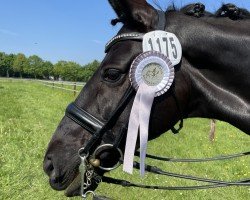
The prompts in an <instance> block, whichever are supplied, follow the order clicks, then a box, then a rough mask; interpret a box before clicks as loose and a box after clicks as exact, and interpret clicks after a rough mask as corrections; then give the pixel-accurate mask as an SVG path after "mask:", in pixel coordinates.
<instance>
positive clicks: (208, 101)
mask: <svg viewBox="0 0 250 200" xmlns="http://www.w3.org/2000/svg"><path fill="white" fill-rule="evenodd" d="M167 19H168V25H167V27H168V31H170V32H174V33H175V34H176V35H177V37H179V39H180V41H181V44H182V46H183V57H184V58H183V64H182V69H181V70H182V71H183V72H184V73H185V74H186V75H187V76H188V77H189V79H190V88H191V90H190V101H189V105H188V109H187V113H186V115H187V117H204V118H215V119H220V120H223V121H226V122H229V123H231V124H232V125H234V126H236V127H238V128H239V129H241V130H243V131H244V132H246V133H250V124H249V123H248V122H249V121H250V92H249V87H250V79H249V77H250V66H249V63H250V57H249V56H248V55H249V54H250V29H249V28H247V27H250V26H249V25H250V23H249V22H250V21H248V22H245V25H244V24H243V23H238V24H236V23H235V22H231V21H229V20H228V21H226V22H227V23H225V21H222V20H218V19H214V18H209V19H204V20H201V19H198V20H197V19H196V18H192V17H186V16H184V15H182V14H179V13H170V14H169V16H168V17H167ZM223 20H225V19H223ZM247 23H248V24H247ZM176 24H178V26H176ZM231 24H233V25H234V26H231ZM247 25H248V26H247Z"/></svg>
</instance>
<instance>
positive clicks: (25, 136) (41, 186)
mask: <svg viewBox="0 0 250 200" xmlns="http://www.w3.org/2000/svg"><path fill="white" fill-rule="evenodd" d="M73 99H74V97H73V93H71V92H64V91H60V90H56V89H54V90H53V89H51V88H47V87H45V86H43V85H41V83H35V82H27V81H10V80H6V79H0V148H1V149H0V199H25V200H26V199H28V200H29V199H39V200H40V199H48V200H50V199H67V198H66V197H64V195H63V192H56V191H53V190H52V189H51V188H50V186H49V184H48V178H47V176H46V175H45V174H44V172H43V170H42V162H43V156H44V153H45V150H46V147H47V144H48V142H49V140H50V138H51V136H52V133H53V131H54V130H55V128H56V126H57V125H58V123H59V121H60V119H61V118H62V116H63V115H64V110H65V108H66V106H67V104H68V103H69V102H71V101H72V100H73ZM216 125H217V129H216V140H215V142H214V143H211V142H210V141H209V139H208V132H209V129H210V127H209V120H201V119H193V120H186V121H185V125H184V128H183V130H182V131H181V133H180V134H178V135H173V134H171V133H166V134H164V135H162V136H161V137H160V138H158V139H157V140H155V141H152V142H150V143H149V147H148V152H149V153H154V154H156V155H165V156H170V157H210V156H215V155H221V154H231V153H236V152H243V151H249V146H250V137H249V136H248V135H246V134H244V133H242V132H241V131H239V130H237V129H235V128H234V127H232V126H230V125H228V124H226V123H223V122H217V124H216ZM249 161H250V158H249V157H244V158H239V159H234V160H230V161H220V162H211V163H203V164H201V163H200V164H198V163H195V164H187V163H186V164H178V163H161V162H155V161H154V162H153V161H152V160H150V159H148V160H147V162H148V163H151V164H153V165H156V166H158V167H161V168H164V169H165V170H168V171H171V172H176V173H183V174H189V175H198V176H201V177H206V178H207V177H209V178H213V179H220V180H237V179H241V178H249V177H250V167H249V163H250V162H249ZM109 175H110V176H112V177H116V178H126V179H128V180H129V181H135V182H139V183H146V184H152V185H157V184H159V185H169V186H174V185H196V184H197V183H196V182H193V181H185V180H179V179H176V178H169V177H160V176H155V175H149V174H147V175H146V177H145V178H143V179H142V178H140V177H139V174H138V172H137V171H135V173H134V175H133V176H131V175H128V174H124V173H123V172H122V171H121V169H120V168H119V169H117V170H116V171H114V172H111V173H110V174H109ZM97 193H99V194H101V195H106V196H108V197H112V198H114V199H117V200H120V199H121V200H140V199H143V200H144V199H156V200H161V199H171V200H172V199H176V200H177V199H178V200H179V199H188V200H190V199H191V200H193V199H194V200H199V199H205V200H210V199H213V200H214V199H220V200H221V199H226V200H230V199H234V200H235V199H237V200H238V199H239V200H247V199H249V197H250V188H249V187H229V188H220V189H210V190H201V191H161V190H159V191H156V190H145V189H138V188H122V187H119V186H114V185H108V184H105V183H102V184H100V186H99V188H98V189H97ZM73 199H79V198H73Z"/></svg>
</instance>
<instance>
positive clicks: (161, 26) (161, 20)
mask: <svg viewBox="0 0 250 200" xmlns="http://www.w3.org/2000/svg"><path fill="white" fill-rule="evenodd" d="M157 13H158V24H157V29H158V30H162V31H164V30H165V26H166V15H165V12H163V11H162V10H157Z"/></svg>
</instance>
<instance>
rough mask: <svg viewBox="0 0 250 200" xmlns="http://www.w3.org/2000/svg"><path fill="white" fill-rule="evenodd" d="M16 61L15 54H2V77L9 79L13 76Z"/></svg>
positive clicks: (0, 60)
mask: <svg viewBox="0 0 250 200" xmlns="http://www.w3.org/2000/svg"><path fill="white" fill-rule="evenodd" d="M14 59H15V55H14V54H9V55H8V54H5V53H3V52H0V76H6V77H9V76H10V74H13V62H14Z"/></svg>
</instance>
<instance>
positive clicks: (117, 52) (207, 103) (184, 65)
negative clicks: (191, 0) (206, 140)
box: [44, 0, 250, 196]
mask: <svg viewBox="0 0 250 200" xmlns="http://www.w3.org/2000/svg"><path fill="white" fill-rule="evenodd" d="M109 2H110V4H111V6H112V7H113V9H114V10H115V12H116V14H117V15H118V18H119V19H122V22H123V23H124V25H123V27H122V28H121V30H120V31H119V32H118V34H119V35H120V34H125V33H126V34H130V33H147V32H149V31H153V30H155V29H157V26H156V25H157V24H158V21H159V15H158V12H157V11H156V10H155V9H154V8H153V7H152V6H150V5H149V4H148V3H147V2H146V1H145V0H133V1H130V0H120V1H116V0H110V1H109ZM165 19H166V22H165V30H166V31H168V32H172V33H175V34H176V36H177V37H178V38H179V40H180V42H181V45H182V48H183V57H182V61H181V63H180V64H179V65H178V66H176V67H175V74H176V78H175V81H174V83H173V85H172V86H171V88H170V90H169V91H168V92H167V93H165V94H164V95H162V96H160V97H157V98H156V99H155V101H154V104H153V108H152V112H151V119H150V127H149V139H154V138H156V137H158V136H160V135H161V134H162V133H164V132H166V131H167V130H169V129H171V128H172V127H173V126H174V125H175V124H176V123H177V122H178V121H179V120H180V119H181V118H194V117H200V118H212V119H218V120H222V121H226V122H228V123H230V124H232V125H233V126H235V127H237V128H239V129H240V130H242V131H243V132H245V133H246V134H250V123H249V121H250V92H249V87H250V78H249V77H250V67H249V65H250V56H249V55H250V21H249V20H240V21H237V22H236V21H233V20H228V19H226V18H211V17H204V18H203V19H204V20H199V19H197V18H194V17H189V16H186V15H185V14H183V13H181V12H179V11H170V12H166V13H165ZM141 52H142V43H141V41H140V40H136V39H126V40H122V39H120V40H119V41H118V42H115V43H112V45H111V46H110V48H108V49H107V54H106V57H105V58H104V60H103V61H102V63H101V65H100V67H99V68H98V70H97V71H96V72H95V74H94V75H93V77H92V78H91V79H90V80H89V81H88V83H87V84H86V86H85V87H84V89H83V90H82V91H81V93H80V94H79V96H78V97H77V99H76V100H75V102H74V103H75V104H76V105H77V106H78V107H80V108H81V109H82V110H81V111H79V109H78V112H81V113H85V115H87V116H88V117H87V118H88V119H89V121H93V120H94V122H95V123H91V122H90V124H91V125H92V127H90V125H89V126H87V127H86V128H83V127H84V125H85V124H80V123H79V121H78V123H76V122H75V121H77V120H75V121H73V120H72V118H69V117H68V115H67V116H64V117H63V119H62V121H61V122H60V124H59V126H58V128H57V130H56V131H55V133H54V135H53V137H52V139H51V141H50V143H49V146H48V149H47V152H46V155H45V158H44V170H45V172H46V173H47V174H48V176H49V177H50V185H51V186H52V188H54V189H55V190H64V189H66V188H68V187H69V185H70V184H71V183H72V181H73V180H74V179H75V177H76V176H77V174H78V166H79V164H80V159H79V157H78V150H79V149H80V148H82V147H83V146H85V147H86V146H87V145H88V144H89V143H90V141H91V142H93V141H95V142H94V143H92V146H91V149H90V151H89V153H90V154H91V153H92V152H93V151H94V150H95V149H96V148H97V146H98V145H99V144H100V143H111V144H113V143H114V142H115V141H116V139H117V138H120V136H121V135H119V134H121V131H120V130H125V129H124V127H126V124H127V122H128V118H129V113H130V110H131V106H132V99H131V101H129V102H126V104H123V105H125V106H124V107H123V112H122V113H120V114H119V115H117V116H113V115H112V116H111V113H114V111H117V110H119V109H121V107H119V102H120V99H123V98H122V97H124V94H125V93H126V91H127V89H128V88H129V87H130V81H129V77H128V71H129V69H130V65H131V63H132V61H133V60H134V59H135V57H136V56H137V55H139V54H140V53H141ZM126 95H128V94H126ZM130 95H131V94H130ZM132 95H133V93H132ZM123 103H124V102H123ZM117 108H118V109H117ZM71 110H72V108H71ZM86 113H89V114H86ZM76 115H77V114H76ZM85 118H86V117H85ZM90 119H91V120H90ZM110 119H111V120H110ZM162 119H164V120H162ZM85 121H86V120H85ZM79 124H80V125H79ZM103 124H104V126H103ZM98 126H101V127H102V128H101V130H102V134H103V137H101V139H100V140H98V139H99V138H93V137H92V135H91V132H92V128H93V129H94V128H96V129H98ZM121 128H122V129H121ZM122 133H124V131H123V132H122ZM95 139H96V140H95ZM120 139H121V138H120ZM124 139H125V136H124V137H123V138H122V141H124ZM119 147H120V148H121V149H122V151H123V150H124V143H123V142H121V143H120V146H119ZM110 154H111V152H106V153H105V154H104V155H101V156H100V158H101V159H102V161H101V162H104V163H105V162H106V163H110V162H112V160H113V159H114V156H111V157H110ZM98 173H99V174H102V173H103V172H102V171H101V170H100V171H98ZM79 188H80V184H79V183H78V184H77V187H75V188H74V190H70V192H67V193H66V195H67V196H72V195H79Z"/></svg>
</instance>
